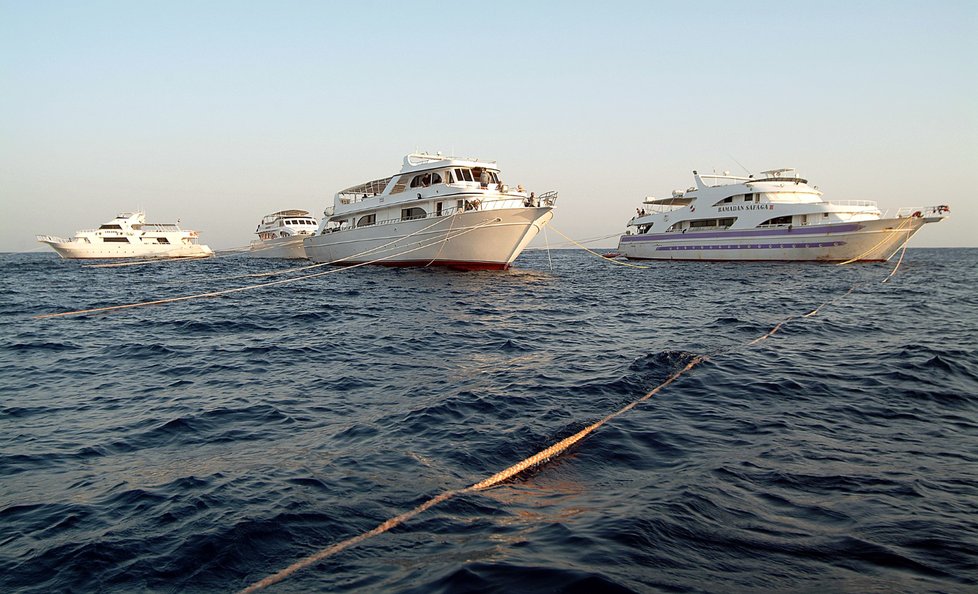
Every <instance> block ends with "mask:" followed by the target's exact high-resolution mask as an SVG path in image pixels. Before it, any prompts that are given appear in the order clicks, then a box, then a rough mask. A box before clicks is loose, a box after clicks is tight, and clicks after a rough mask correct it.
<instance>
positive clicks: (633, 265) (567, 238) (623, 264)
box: [551, 225, 651, 268]
mask: <svg viewBox="0 0 978 594" xmlns="http://www.w3.org/2000/svg"><path fill="white" fill-rule="evenodd" d="M551 227H552V228H553V230H554V231H556V232H557V233H559V234H560V235H561V236H562V237H563V238H564V239H566V240H567V241H569V242H571V243H573V244H574V245H576V246H577V247H579V248H581V249H582V250H584V251H585V252H587V253H589V254H593V255H595V256H597V257H599V258H601V259H602V260H604V261H606V262H611V263H612V264H618V265H619V266H628V267H631V268H651V266H644V265H642V264H632V263H631V262H622V261H620V260H615V259H614V258H606V257H605V256H602V255H601V254H599V253H598V252H596V251H594V250H592V249H590V248H588V247H587V246H585V245H583V244H580V243H578V242H576V241H574V240H573V239H571V238H570V237H568V236H566V235H564V234H563V233H561V231H560V229H558V228H556V227H554V226H553V225H551Z"/></svg>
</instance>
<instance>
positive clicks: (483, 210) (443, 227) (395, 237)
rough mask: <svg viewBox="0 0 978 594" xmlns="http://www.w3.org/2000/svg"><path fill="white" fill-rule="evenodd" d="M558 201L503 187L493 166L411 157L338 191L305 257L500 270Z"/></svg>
mask: <svg viewBox="0 0 978 594" xmlns="http://www.w3.org/2000/svg"><path fill="white" fill-rule="evenodd" d="M556 200H557V193H556V192H548V193H546V194H542V195H540V196H536V195H535V194H534V193H533V192H527V191H525V190H523V188H522V186H518V187H516V188H513V187H511V186H510V185H508V184H506V183H505V182H503V181H502V180H501V179H500V175H499V169H498V167H497V166H496V164H495V162H487V161H480V160H479V159H474V158H459V157H446V156H442V155H441V154H435V155H431V154H427V153H415V154H410V155H407V156H406V157H404V165H403V167H402V168H401V171H400V173H398V174H397V175H394V176H391V177H386V178H381V179H377V180H373V181H369V182H366V183H362V184H359V185H356V186H353V187H351V188H347V189H345V190H342V191H340V192H339V193H337V194H336V197H335V199H334V203H333V206H332V207H331V208H327V209H326V211H325V212H324V213H323V214H324V215H325V217H324V219H323V220H322V223H321V224H320V229H319V232H318V233H317V234H316V235H315V236H314V237H310V238H308V239H306V240H305V242H304V246H305V250H306V257H308V258H309V259H310V260H313V261H315V262H333V263H336V264H342V265H348V264H355V263H362V262H371V263H375V264H383V265H389V266H447V267H451V268H459V269H465V270H485V269H494V270H505V269H506V268H509V266H510V264H512V262H513V260H515V259H516V257H517V256H519V254H520V252H522V251H523V248H525V247H526V246H527V244H529V243H530V241H531V240H532V239H533V238H534V237H536V235H537V233H539V232H540V229H542V228H543V226H544V225H545V224H547V222H548V221H550V219H551V218H553V207H554V203H555V202H556Z"/></svg>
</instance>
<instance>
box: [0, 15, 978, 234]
mask: <svg viewBox="0 0 978 594" xmlns="http://www.w3.org/2000/svg"><path fill="white" fill-rule="evenodd" d="M976 62H978V2H975V1H974V0H960V1H954V0H933V1H931V2H919V1H910V2H908V1H901V0H895V1H886V2H882V1H881V2H876V1H865V2H851V1H848V0H847V1H842V2H833V1H826V2H811V1H810V0H806V1H801V2H792V1H781V2H729V1H724V2H706V1H695V0H693V1H687V2H654V1H638V2H625V1H614V0H610V1H606V2H601V3H598V2H573V1H563V2H544V1H540V2H534V1H530V0H522V1H516V2H509V1H496V2H464V1H461V2H451V3H448V2H425V1H412V2H400V3H393V2H374V1H370V0H366V1H357V2H349V1H344V2H327V1H297V0H277V1H240V0H238V1H233V2H232V1H228V2H223V1H216V0H214V1H206V0H205V1H182V0H166V1H158V2H153V1H141V2H131V1H128V0H126V1H124V0H118V1H98V0H90V1H86V2H75V1H66V2H55V1H48V0H36V1H28V0H0V212H2V214H3V217H2V219H0V251H4V252H9V251H32V250H41V249H45V250H46V249H48V248H45V247H43V246H41V245H40V244H38V243H37V242H36V241H35V239H34V236H35V235H37V234H51V235H60V236H63V237H69V236H71V235H72V234H73V233H74V231H76V230H78V229H84V228H92V227H96V226H98V225H99V224H101V223H103V222H105V221H107V220H109V219H111V218H112V217H113V216H114V215H115V214H116V213H118V212H122V211H128V210H137V209H141V210H145V211H146V213H147V219H148V220H149V221H151V222H174V221H176V220H179V221H180V223H181V225H182V226H183V227H184V228H189V229H197V230H199V231H200V232H201V238H202V243H207V244H209V245H210V246H211V247H213V248H215V249H227V248H232V247H241V246H245V245H247V244H248V243H249V242H250V241H251V240H252V239H253V238H254V235H253V233H254V230H255V227H256V226H257V224H258V221H259V220H260V219H261V217H262V216H263V215H265V214H268V213H270V212H273V211H277V210H283V209H289V208H301V209H305V210H309V211H311V212H312V213H314V214H316V215H321V213H322V211H323V209H324V208H325V207H326V206H328V205H330V204H332V201H333V195H334V194H335V193H336V192H337V191H338V190H340V189H342V188H346V187H348V186H352V185H354V184H357V183H360V182H364V181H368V180H371V179H376V178H381V177H386V176H389V175H392V174H394V173H396V172H397V171H398V170H399V169H400V167H401V162H402V159H403V157H404V155H405V154H407V153H410V152H414V151H418V150H421V151H429V152H436V151H441V152H443V153H445V154H455V155H459V156H470V157H479V158H482V159H487V160H495V161H497V162H498V164H499V167H500V169H501V172H502V176H501V177H502V179H503V180H504V181H506V182H508V183H510V184H511V185H516V184H518V183H519V184H522V185H523V186H525V187H526V188H527V189H528V190H533V191H535V192H536V193H537V194H540V193H542V192H544V191H548V190H557V191H559V193H560V198H559V200H558V202H557V208H556V211H555V217H554V220H553V221H552V223H551V225H552V226H553V228H555V229H556V230H557V231H560V232H561V233H563V234H565V235H567V236H569V237H572V238H574V239H577V240H586V239H593V238H598V237H610V239H605V240H603V241H599V242H597V244H596V245H600V246H614V245H615V244H616V243H617V240H616V239H614V236H615V235H616V234H618V233H621V232H622V231H623V230H624V228H625V224H626V222H627V221H628V219H629V218H630V217H631V215H632V214H634V212H635V208H636V207H638V206H639V205H640V203H641V201H642V200H643V199H644V198H645V197H646V196H650V195H655V196H666V195H668V194H669V193H670V192H671V191H672V190H673V189H676V188H686V187H688V186H690V185H692V184H693V180H692V171H693V170H694V169H696V170H699V171H701V172H709V171H731V172H733V173H739V172H744V171H750V172H753V173H756V172H758V171H762V170H766V169H773V168H779V167H794V168H796V169H797V170H798V172H799V174H800V175H801V176H803V177H806V178H807V179H809V181H810V183H812V184H813V185H817V186H818V187H819V189H820V190H821V191H823V192H824V198H825V199H828V200H875V201H877V202H878V203H879V205H880V207H881V208H882V209H884V210H886V209H889V210H890V211H891V212H895V209H897V208H899V207H903V206H926V205H934V204H949V205H950V207H951V217H950V218H949V219H948V220H946V221H944V222H942V223H940V224H937V225H927V226H925V227H924V228H923V229H922V230H921V231H920V233H918V235H917V236H915V237H914V239H913V241H912V242H911V246H912V247H978V232H976V229H978V196H976V190H975V186H974V184H972V183H971V182H972V180H973V179H974V177H975V176H976V174H978V66H976ZM548 238H549V240H550V243H551V244H552V245H557V244H560V243H561V239H562V238H559V237H558V236H557V235H556V233H554V232H551V233H550V234H549V235H548ZM539 243H540V242H539V239H538V241H537V244H539Z"/></svg>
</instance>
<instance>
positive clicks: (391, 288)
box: [0, 249, 978, 593]
mask: <svg viewBox="0 0 978 594" xmlns="http://www.w3.org/2000/svg"><path fill="white" fill-rule="evenodd" d="M552 263H553V264H552V266H553V267H552V269H551V264H550V258H549V257H548V254H547V253H546V252H542V251H535V252H527V253H524V254H523V255H522V256H521V257H520V258H519V259H518V260H517V262H516V266H515V268H514V269H512V270H510V271H508V272H502V273H500V272H490V273H462V272H453V271H445V270H437V269H386V268H358V269H355V270H349V271H344V272H340V273H336V274H330V275H327V276H323V277H320V278H316V279H310V280H307V281H303V282H298V283H294V284H288V285H282V286H277V287H270V288H266V289H261V290H257V291H250V292H242V293H235V294H229V295H225V296H221V297H216V298H211V299H202V300H197V301H191V302H184V303H173V304H169V305H163V306H154V307H145V308H139V309H131V310H126V311H121V312H116V313H110V314H91V315H84V316H78V317H71V318H61V319H46V320H36V319H32V316H33V315H35V314H43V313H50V312H57V311H66V310H72V309H80V308H88V307H98V306H104V305H112V304H120V303H127V302H134V301H144V300H151V299H158V298H161V297H169V296H178V295H186V294H191V293H199V292H204V291H208V290H217V289H222V288H228V287H235V286H241V285H244V284H250V283H253V282H261V281H260V280H258V279H241V278H237V279H233V278H228V277H233V276H236V275H241V274H246V273H251V272H261V271H268V270H272V269H282V268H286V267H289V266H296V265H298V264H294V263H286V262H267V261H264V262H263V261H249V260H245V259H237V258H218V259H211V260H204V261H190V262H175V263H166V264H154V265H147V266H132V267H124V268H90V267H86V266H85V265H84V263H79V262H71V261H63V260H59V259H58V258H57V257H55V256H54V255H53V254H52V255H49V254H18V255H9V254H8V255H2V256H0V311H2V317H0V336H2V345H0V386H2V395H0V591H3V592H38V593H40V592H61V591H70V592H89V591H99V592H228V591H235V590H238V589H240V588H243V587H245V586H247V585H249V584H251V583H252V582H254V581H256V580H259V579H261V578H263V577H265V576H266V575H268V574H270V573H273V572H275V571H277V570H279V569H282V568H284V567H285V566H287V565H289V564H291V563H292V562H294V561H296V560H298V559H300V558H302V557H304V556H306V555H309V554H311V553H314V552H315V551H317V550H320V549H322V548H324V547H326V546H328V545H330V544H333V543H336V542H339V541H341V540H343V539H345V538H347V537H350V536H353V535H356V534H359V533H361V532H364V531H366V530H369V529H371V528H373V527H374V526H376V525H377V524H379V523H380V522H382V521H384V520H386V519H388V518H390V517H392V516H395V515H397V514H399V513H402V512H404V511H407V510H409V509H411V508H413V507H415V506H416V505H418V504H420V503H422V502H423V501H425V500H427V499H428V498H430V497H432V496H435V495H437V494H439V493H441V492H443V491H446V490H451V489H457V488H461V487H465V486H468V485H470V484H473V483H475V482H477V481H480V480H482V479H484V478H486V477H488V476H489V475H491V474H493V473H495V472H497V471H499V470H501V469H503V468H506V467H508V466H510V465H511V464H513V463H515V462H517V461H519V460H521V459H523V458H524V457H526V456H529V455H531V454H533V453H535V452H537V451H538V450H541V449H543V448H545V447H547V446H548V445H550V444H551V443H553V442H555V441H557V440H559V439H561V438H563V437H566V436H568V435H570V434H572V433H574V432H575V431H577V430H579V429H581V428H582V427H584V426H585V425H587V424H589V423H591V422H594V421H595V420H597V419H599V418H601V417H603V416H604V415H606V414H608V413H610V412H612V411H614V410H616V409H618V408H619V407H621V406H623V405H625V404H627V403H629V402H631V401H633V400H634V399H636V398H638V397H640V396H642V395H643V394H645V393H646V392H647V391H648V390H649V389H651V388H652V387H653V386H655V385H656V384H658V383H659V382H661V381H662V380H663V379H665V378H666V377H668V376H669V374H671V373H672V372H674V371H676V370H677V369H679V368H681V367H682V366H683V365H685V364H686V362H688V361H689V360H690V358H691V357H693V356H695V355H704V354H705V355H711V356H712V358H711V359H710V360H709V361H708V362H706V363H704V364H702V365H699V366H697V367H695V368H694V369H693V370H692V371H691V372H689V373H688V374H687V375H684V376H682V377H681V378H680V379H679V380H678V381H676V382H675V383H673V384H671V385H670V386H668V387H667V388H666V389H665V390H663V391H662V392H661V393H659V394H657V395H656V396H655V397H654V398H653V399H651V400H649V401H647V402H645V403H643V404H641V405H640V406H638V407H637V408H635V409H633V410H631V411H630V412H628V413H626V414H624V415H622V416H621V417H619V418H616V419H615V420H613V421H612V422H610V423H609V424H607V425H605V426H603V427H601V428H600V429H599V430H598V431H596V432H595V433H594V434H592V435H590V436H589V437H588V438H587V439H585V440H584V441H583V442H581V443H579V444H578V445H577V446H575V447H574V448H573V449H572V450H571V451H570V452H568V453H567V454H565V455H562V456H559V457H557V458H556V459H554V460H552V461H551V462H550V463H548V464H546V465H543V466H540V467H537V468H536V469H535V470H533V471H531V472H530V473H528V474H526V475H523V476H521V477H520V478H518V479H516V480H512V481H510V482H508V483H506V484H504V485H502V486H498V487H495V488H492V489H490V490H488V491H485V492H481V493H474V494H466V495H462V496H459V497H456V498H454V499H451V500H449V501H447V502H445V503H443V504H441V505H438V506H436V507H434V508H432V509H430V510H428V511H427V512H425V513H424V514H422V515H420V516H418V517H416V518H414V519H413V520H411V521H409V522H407V523H406V524H404V525H401V526H398V527H396V528H394V529H393V530H392V531H391V532H389V533H386V534H382V535H380V536H377V537H375V538H373V539H370V540H368V541H366V542H364V543H363V544H360V545H359V546H356V547H353V548H350V549H348V550H346V551H344V552H342V553H340V554H338V555H336V556H333V557H330V558H328V559H326V560H325V561H323V562H321V563H319V564H317V565H315V566H313V567H311V568H309V569H307V570H305V571H302V572H299V573H297V574H295V575H294V576H293V577H291V578H290V579H288V580H286V581H284V582H282V583H280V584H278V585H275V586H273V587H272V588H270V589H269V591H270V592H310V591H335V592H403V593H428V592H445V593H459V592H506V593H510V592H595V591H608V592H744V591H751V592H755V591H790V592H859V593H862V592H974V591H976V589H978V354H976V353H978V291H976V289H975V288H976V287H978V250H926V249H911V250H909V251H908V252H907V257H906V259H905V260H904V262H903V264H902V266H901V268H900V270H899V272H898V273H897V275H896V276H895V277H893V279H892V280H891V281H890V282H888V283H886V284H881V283H880V282H879V281H880V280H882V279H883V278H884V277H885V276H886V274H888V272H889V271H890V270H891V269H892V267H893V264H894V262H891V263H889V264H885V265H882V264H872V265H858V266H846V267H840V266H834V265H811V264H756V263H751V264H720V263H651V264H650V265H649V267H648V268H644V269H640V268H630V267H624V266H613V265H610V264H608V263H606V262H603V261H601V260H599V259H597V258H595V257H593V256H591V255H588V254H586V253H584V252H581V251H556V252H553V254H552ZM274 278H284V277H272V278H271V279H265V280H272V279H274ZM853 285H858V288H857V289H856V290H855V291H853V292H852V293H850V294H849V295H847V296H844V297H841V296H842V295H843V294H844V293H845V292H846V291H847V290H848V289H849V288H850V287H852V286H853ZM840 297H841V298H840ZM836 298H839V299H837V300H836V301H835V302H834V303H832V304H831V305H828V306H826V307H825V308H823V309H822V310H821V311H820V312H819V314H818V315H816V316H814V317H810V318H796V319H793V320H792V321H790V322H789V323H787V324H786V325H785V326H784V327H783V328H782V329H781V331H780V332H779V333H777V334H775V335H774V336H772V337H771V338H769V339H768V340H765V341H763V342H761V343H759V344H757V345H755V346H751V347H747V346H745V344H746V343H747V342H748V341H750V340H752V339H754V338H756V337H758V336H760V335H762V334H764V333H765V332H767V331H768V330H770V329H771V328H772V327H773V326H774V325H775V324H777V323H778V322H779V321H781V320H783V319H785V318H787V317H789V316H800V315H801V314H804V313H806V312H807V311H810V310H811V309H812V308H814V307H816V306H818V305H819V304H821V303H823V302H826V301H829V300H833V299H836Z"/></svg>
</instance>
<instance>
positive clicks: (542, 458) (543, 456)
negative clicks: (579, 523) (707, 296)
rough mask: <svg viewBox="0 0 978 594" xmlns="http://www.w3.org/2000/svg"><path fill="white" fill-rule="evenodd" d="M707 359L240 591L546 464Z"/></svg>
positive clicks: (694, 361)
mask: <svg viewBox="0 0 978 594" xmlns="http://www.w3.org/2000/svg"><path fill="white" fill-rule="evenodd" d="M707 360H708V358H707V357H706V356H697V357H694V358H693V359H692V360H691V361H690V362H689V363H687V364H686V366H685V367H683V368H682V369H680V370H679V371H676V372H675V373H673V374H672V375H670V376H669V377H668V378H667V379H666V380H665V381H663V382H662V383H661V384H659V385H658V386H656V387H655V388H653V389H652V390H650V391H649V392H648V393H646V394H645V395H644V396H642V397H641V398H639V399H638V400H634V401H632V402H630V403H629V404H627V405H625V406H623V407H622V408H620V409H618V410H616V411H615V412H613V413H611V414H609V415H607V416H606V417H604V418H603V419H601V420H600V421H597V422H596V423H592V424H591V425H588V426H587V427H585V428H584V429H581V430H580V431H578V432H577V433H575V434H574V435H571V436H570V437H566V438H564V439H562V440H560V441H558V442H557V443H555V444H553V445H551V446H550V447H548V448H546V449H544V450H540V451H539V452H537V453H536V454H533V455H532V456H529V457H528V458H525V459H523V460H521V461H519V462H517V463H516V464H513V465H512V466H510V467H509V468H506V469H505V470H501V471H499V472H497V473H496V474H494V475H492V476H490V477H489V478H487V479H485V480H482V481H479V482H477V483H474V484H472V485H469V486H468V487H465V488H464V489H456V490H452V491H445V492H443V493H441V494H439V495H436V496H434V497H432V498H431V499H428V500H427V501H425V502H424V503H422V504H421V505H419V506H417V507H415V508H414V509H412V510H410V511H407V512H404V513H403V514H400V515H397V516H394V517H393V518H390V519H389V520H385V521H384V522H381V523H380V524H378V525H377V526H376V527H374V528H373V529H372V530H369V531H367V532H363V533H361V534H358V535H356V536H352V537H350V538H347V539H346V540H343V541H340V542H338V543H336V544H334V545H331V546H329V547H326V548H325V549H322V550H320V551H318V552H316V553H313V554H312V555H309V556H308V557H305V558H303V559H300V560H299V561H296V562H295V563H293V564H292V565H289V566H288V567H286V568H285V569H283V570H281V571H278V572H276V573H274V574H272V575H270V576H268V577H266V578H264V579H262V580H259V581H257V582H255V583H253V584H251V585H249V586H248V587H246V588H244V589H243V590H241V591H240V593H241V594H248V593H251V592H257V591H258V590H262V589H264V588H267V587H268V586H271V585H272V584H276V583H278V582H281V581H282V580H284V579H286V578H287V577H289V576H290V575H292V574H294V573H295V572H297V571H300V570H302V569H305V568H307V567H309V566H310V565H313V564H315V563H317V562H319V561H322V560H323V559H326V558H327V557H331V556H333V555H335V554H337V553H339V552H341V551H343V550H346V549H348V548H350V547H352V546H355V545H357V544H360V543H361V542H363V541H365V540H367V539H368V538H371V537H374V536H377V535H380V534H383V533H384V532H387V531H388V530H390V529H391V528H394V527H396V526H399V525H401V524H403V523H404V522H407V521H408V520H410V519H412V518H414V517H415V516H417V515H419V514H421V513H423V512H425V511H427V510H428V509H430V508H432V507H434V506H436V505H438V504H439V503H443V502H445V501H448V500H449V499H452V498H453V497H456V496H458V495H464V494H466V493H474V492H477V491H483V490H485V489H489V488H491V487H494V486H496V485H498V484H499V483H502V482H503V481H506V480H509V479H511V478H513V477H514V476H516V475H518V474H520V473H521V472H523V471H525V470H527V469H529V468H532V467H534V466H537V465H539V464H543V463H544V462H546V461H548V460H550V459H551V458H553V457H555V456H558V455H560V454H561V453H563V452H565V451H567V449H569V448H570V447H571V446H573V445H574V444H576V443H577V442H579V441H581V440H582V439H584V438H585V437H587V436H588V435H590V434H591V433H593V432H594V431H595V430H597V429H598V428H599V427H601V426H602V425H604V424H605V423H607V422H608V421H610V420H612V419H614V418H615V417H617V416H619V415H622V414H624V413H626V412H628V411H630V410H631V409H633V408H635V407H636V406H638V405H639V404H640V403H642V402H644V401H646V400H648V399H649V398H652V397H653V396H655V395H656V394H658V393H659V392H660V391H661V390H662V389H663V388H665V387H666V386H668V385H669V384H671V383H672V382H674V381H676V380H677V379H679V377H680V376H682V375H683V374H684V373H686V372H688V371H689V370H690V369H692V368H693V367H695V366H697V365H699V364H700V363H703V362H704V361H707Z"/></svg>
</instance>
